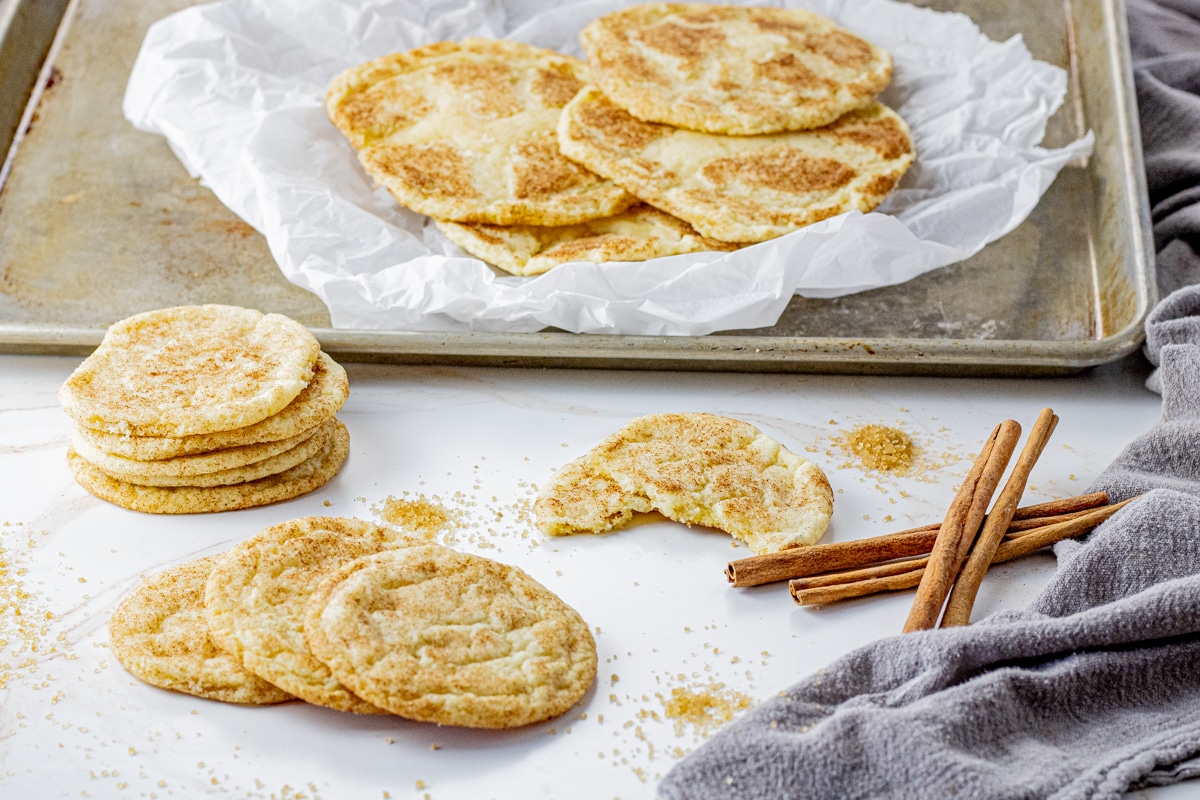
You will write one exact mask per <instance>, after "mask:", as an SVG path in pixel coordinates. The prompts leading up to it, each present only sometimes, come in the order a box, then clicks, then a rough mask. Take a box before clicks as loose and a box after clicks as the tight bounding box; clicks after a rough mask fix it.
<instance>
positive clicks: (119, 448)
mask: <svg viewBox="0 0 1200 800" xmlns="http://www.w3.org/2000/svg"><path fill="white" fill-rule="evenodd" d="M349 395H350V382H349V381H348V380H347V379H346V370H345V369H343V368H342V365H341V364H338V363H337V362H336V361H334V360H333V359H332V358H330V357H329V356H328V355H326V354H325V353H320V354H318V356H317V360H316V362H314V364H313V376H312V380H311V381H309V383H308V385H307V386H305V387H304V389H303V390H301V392H300V394H298V395H296V399H294V400H292V402H290V403H288V404H287V405H286V406H284V407H283V410H281V411H280V412H279V413H278V414H273V415H272V416H270V417H267V418H266V419H264V420H262V421H260V422H256V423H254V424H253V425H247V426H246V427H244V428H234V429H233V430H228V431H217V432H215V433H200V434H196V435H194V436H178V437H175V436H130V435H125V434H119V433H104V432H103V431H97V430H93V429H91V428H84V427H77V428H76V429H75V436H76V437H78V438H82V439H85V440H86V441H87V442H88V444H90V445H91V446H92V447H94V448H95V449H97V450H100V451H102V452H105V453H109V454H111V455H114V456H120V457H122V458H127V459H132V460H134V461H160V460H165V459H170V458H178V457H180V456H189V455H196V454H199V453H211V452H213V451H217V450H227V449H230V448H241V447H250V446H256V445H262V444H264V443H268V442H278V441H281V440H284V439H292V438H295V437H296V436H300V435H302V434H305V433H311V432H313V431H315V430H316V429H317V427H318V426H320V425H321V423H323V422H325V421H326V420H328V419H330V418H331V417H333V415H334V414H336V413H337V412H338V411H339V410H340V409H341V407H342V405H343V404H345V402H346V398H347V397H349Z"/></svg>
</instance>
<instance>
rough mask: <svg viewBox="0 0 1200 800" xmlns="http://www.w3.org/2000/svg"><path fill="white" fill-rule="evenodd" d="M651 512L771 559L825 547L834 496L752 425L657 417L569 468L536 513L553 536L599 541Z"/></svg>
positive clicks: (546, 491) (630, 427)
mask: <svg viewBox="0 0 1200 800" xmlns="http://www.w3.org/2000/svg"><path fill="white" fill-rule="evenodd" d="M645 511H658V512H660V513H662V514H663V515H665V516H666V517H668V518H670V519H673V520H676V521H677V522H684V523H687V524H689V525H705V526H708V527H713V528H719V529H720V530H723V531H725V532H727V533H729V534H731V535H732V536H733V537H734V538H735V539H739V540H741V541H743V542H745V543H746V544H748V545H749V546H750V549H751V550H753V551H754V552H755V553H756V554H762V553H773V552H776V551H779V550H784V549H787V548H789V547H798V546H802V545H807V544H812V543H813V542H815V541H817V539H819V538H821V534H822V533H824V532H825V528H826V527H827V526H828V525H829V518H830V516H831V515H832V513H833V491H832V490H831V489H830V487H829V481H828V479H827V478H826V477H825V473H824V472H822V471H821V468H820V467H818V466H817V465H816V464H814V463H812V462H811V461H808V460H807V459H805V458H802V457H801V456H798V455H796V454H795V453H792V452H791V451H789V450H788V449H787V448H786V447H784V446H783V445H782V444H780V443H779V442H777V441H775V440H774V439H772V438H771V437H769V436H767V435H765V434H763V433H762V432H761V431H759V430H758V429H757V428H755V427H754V426H753V425H750V424H749V423H746V422H742V421H740V420H736V419H731V418H729V417H721V416H716V415H713V414H655V415H651V416H646V417H639V418H638V419H635V420H633V421H632V422H630V423H629V424H627V425H626V426H625V427H624V428H622V429H621V430H619V431H617V432H616V433H614V434H613V435H611V436H609V437H608V438H607V439H605V440H604V441H602V442H601V443H600V444H599V445H597V446H596V447H595V448H593V449H592V450H591V451H590V452H588V453H587V454H586V455H584V456H582V457H581V458H578V459H576V460H575V461H573V462H571V463H570V464H568V465H566V466H565V467H563V469H561V470H559V471H558V472H557V473H556V474H555V475H554V477H553V478H551V479H550V481H549V482H548V483H547V484H546V485H545V486H544V487H543V489H542V490H541V492H539V494H538V498H537V501H536V502H535V504H534V512H535V514H536V516H537V524H538V527H539V528H540V529H541V530H543V531H544V532H546V533H548V534H550V535H553V536H564V535H567V534H572V533H603V532H604V531H608V530H611V529H613V528H616V527H618V526H620V525H623V524H624V523H626V522H628V521H629V520H630V519H631V518H632V517H633V514H634V513H635V512H645Z"/></svg>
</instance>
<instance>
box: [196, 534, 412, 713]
mask: <svg viewBox="0 0 1200 800" xmlns="http://www.w3.org/2000/svg"><path fill="white" fill-rule="evenodd" d="M413 542H414V540H410V539H408V538H406V537H404V536H403V535H401V534H400V533H398V532H397V531H395V530H392V529H390V528H383V527H380V526H377V525H372V524H370V523H368V522H362V521H360V520H356V519H342V518H336V517H305V518H303V519H296V520H291V521H289V522H284V523H280V524H279V525H274V526H272V527H270V528H267V529H266V530H264V531H262V532H260V533H258V534H256V535H255V536H252V537H250V538H249V539H247V540H246V541H244V542H242V543H241V544H239V545H237V546H236V547H234V548H233V549H232V550H230V551H229V552H228V553H226V554H225V555H224V556H222V557H221V558H220V559H219V560H218V562H217V564H216V565H215V567H214V568H213V570H212V573H211V574H210V575H209V578H208V582H207V585H206V587H205V592H204V608H205V618H206V619H207V620H208V626H209V630H210V632H211V634H210V635H211V636H212V639H213V641H214V642H216V643H217V644H218V645H219V646H220V647H221V648H222V649H223V650H225V651H226V652H228V653H230V654H232V655H233V656H234V657H235V658H236V659H237V660H238V662H239V663H240V664H242V665H243V666H244V667H245V668H246V669H247V670H249V671H250V672H252V673H254V674H255V675H258V676H259V677H261V678H263V679H264V680H267V681H270V682H271V683H273V684H275V685H276V686H279V687H280V688H281V689H284V690H285V691H287V692H288V693H289V694H293V695H295V696H296V697H299V698H300V699H302V700H305V701H307V702H309V703H313V704H315V705H321V706H326V707H328V708H335V709H338V710H339V711H351V712H354V713H356V714H381V713H384V712H383V711H382V710H381V709H380V708H378V707H377V706H374V705H372V704H371V703H368V702H366V701H365V700H363V699H362V698H360V697H359V696H357V695H355V694H354V693H352V692H351V691H350V690H349V689H347V688H346V687H345V686H344V685H342V684H341V683H339V682H338V680H337V679H336V678H334V677H333V675H332V674H331V673H330V671H329V668H328V667H327V666H325V664H324V663H323V662H322V661H319V660H318V659H317V658H315V657H314V656H313V654H312V651H311V650H310V649H309V647H308V644H307V643H306V641H305V638H304V606H305V603H306V602H307V601H308V598H309V596H310V595H311V594H312V591H313V588H314V587H315V586H316V584H317V583H318V582H319V581H320V580H321V579H322V578H324V577H325V576H327V575H329V574H330V573H332V572H334V571H335V570H337V569H338V568H339V567H341V566H343V565H344V564H347V563H349V562H351V561H354V560H355V559H357V558H360V557H362V556H365V555H371V554H374V553H379V552H382V551H384V550H388V549H392V548H396V547H404V546H407V545H409V544H413Z"/></svg>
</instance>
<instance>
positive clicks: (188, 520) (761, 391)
mask: <svg viewBox="0 0 1200 800" xmlns="http://www.w3.org/2000/svg"><path fill="white" fill-rule="evenodd" d="M77 363H78V359H72V358H50V357H21V356H4V357H0V486H3V497H4V504H3V512H2V514H0V517H2V519H0V524H2V527H0V534H2V535H0V546H2V547H3V552H2V553H0V576H2V578H3V580H2V582H0V609H2V611H0V640H3V641H0V796H3V797H5V798H50V797H92V798H108V797H112V798H123V797H129V798H167V797H173V798H198V797H228V798H280V800H283V798H287V799H288V800H298V799H299V798H306V800H357V799H358V798H363V799H364V800H367V799H370V800H381V799H382V798H418V799H420V798H425V797H428V798H436V800H450V799H451V798H472V799H474V798H489V797H495V798H566V797H588V798H590V797H597V798H610V797H621V798H637V797H651V796H652V795H653V787H654V783H655V779H656V778H657V777H658V776H659V775H661V774H663V773H664V772H665V771H666V770H667V769H669V768H670V766H671V765H672V764H673V763H675V761H676V760H677V759H678V758H679V757H680V755H682V754H683V753H685V752H689V751H691V750H693V749H694V748H695V747H696V746H697V745H698V744H699V743H700V742H702V741H703V738H704V736H705V735H706V733H708V732H709V730H706V729H703V726H702V728H701V729H698V728H697V727H696V726H694V725H692V724H690V723H687V722H685V721H683V720H677V719H671V718H669V717H668V714H667V712H666V708H665V706H664V699H667V698H670V697H671V692H672V690H673V689H683V690H685V691H695V690H700V689H707V690H709V691H710V692H711V693H713V694H715V695H716V696H718V697H720V698H723V699H725V700H727V701H729V702H731V703H734V704H736V702H737V701H739V700H741V699H743V698H744V699H745V700H746V701H748V702H753V701H755V700H759V699H762V698H764V697H767V696H769V695H771V694H773V693H775V692H777V691H779V690H780V689H782V688H783V687H785V686H787V685H788V684H790V683H791V682H793V681H795V680H797V679H799V678H800V677H803V676H804V675H807V674H809V673H812V672H814V671H816V670H817V669H819V668H820V667H822V666H823V665H825V664H827V663H828V662H829V661H831V660H833V659H835V658H837V657H839V656H841V655H842V654H844V653H846V652H848V651H850V650H852V649H854V648H856V647H858V646H861V645H864V644H866V643H868V642H870V641H872V640H874V639H876V638H879V637H882V636H889V635H893V634H896V633H898V632H899V630H900V627H901V625H902V623H903V621H904V618H905V615H906V614H907V610H908V605H909V602H910V600H911V593H900V594H895V595H888V596H881V597H875V598H866V599H862V600H857V601H851V602H847V603H843V604H840V605H836V606H831V607H827V608H821V609H810V608H800V607H797V606H795V605H794V604H793V603H792V602H791V600H790V598H789V596H788V593H787V589H786V586H785V585H783V584H780V585H775V586H768V587H760V588H756V589H752V590H737V589H732V588H730V587H729V586H728V585H727V583H726V581H725V578H724V575H723V570H724V567H725V565H726V563H727V562H728V561H729V560H730V559H732V558H737V557H742V556H745V555H748V554H749V552H748V551H747V550H746V549H745V548H744V547H743V548H734V547H732V544H731V540H730V538H729V537H728V536H725V535H723V534H720V533H715V532H712V531H704V530H700V529H689V528H687V527H685V526H682V525H678V524H675V523H671V522H668V521H665V520H662V519H656V518H653V517H650V518H647V519H646V520H642V521H639V522H638V523H637V524H635V525H634V526H632V527H631V528H629V529H626V530H620V531H617V532H615V533H612V534H609V535H606V536H600V537H588V536H580V537H568V538H561V539H555V540H548V539H547V538H546V537H544V536H543V535H541V534H540V533H538V532H537V531H536V530H535V529H534V528H533V527H532V525H531V524H530V521H529V518H528V516H527V512H528V506H529V503H530V501H531V499H532V496H533V492H534V491H535V487H536V486H537V485H538V484H539V483H540V482H542V481H543V480H544V479H545V478H546V477H547V476H548V475H549V474H550V473H551V472H552V471H553V470H554V469H555V468H557V467H559V466H561V465H562V464H564V463H566V462H567V461H569V460H571V459H573V458H575V457H576V456H578V455H580V454H582V453H583V452H584V451H586V450H587V449H588V448H590V447H591V446H593V445H594V444H595V443H596V442H597V441H599V440H600V439H601V438H602V437H604V436H605V435H607V434H609V433H611V432H613V431H614V430H616V429H617V428H619V427H620V426H621V425H622V424H624V423H625V422H626V421H628V420H629V419H631V418H632V417H635V416H639V415H642V414H648V413H659V412H669V411H708V412H713V413H718V414H724V415H728V416H733V417H738V418H740V419H743V420H746V421H748V422H751V423H752V424H754V425H756V426H758V427H759V428H760V429H762V430H763V431H764V432H766V433H767V434H769V435H771V436H773V437H775V438H777V439H779V440H781V441H782V442H783V443H784V444H785V445H787V446H788V447H789V448H791V449H793V450H795V451H796V452H800V453H802V454H805V455H806V456H807V457H809V458H811V459H813V460H815V461H816V462H817V463H818V464H820V465H821V466H822V467H823V468H824V469H825V470H826V472H827V474H828V476H829V478H830V482H831V484H832V485H833V487H834V491H835V513H834V518H833V523H832V524H831V526H830V529H829V531H828V532H827V533H826V535H825V537H824V539H823V541H838V540H846V539H852V538H858V537H862V536H870V535H876V534H880V533H886V532H890V531H894V530H899V529H902V528H906V527H910V526H912V525H915V524H922V523H925V522H930V521H935V520H937V519H939V518H940V516H941V513H942V511H944V509H945V506H946V505H947V504H948V502H949V499H950V497H951V495H952V494H953V490H954V487H955V486H956V484H957V483H958V481H959V479H960V478H961V477H962V475H963V474H964V473H965V472H966V469H967V467H968V466H969V464H970V459H971V457H972V456H973V454H974V453H975V452H977V449H978V446H979V444H980V443H981V442H982V440H983V438H984V437H985V436H986V435H987V434H988V432H990V430H991V428H992V427H993V426H994V425H995V424H996V423H997V422H999V421H1000V420H1001V419H1004V418H1006V417H1011V418H1013V419H1016V420H1017V421H1019V422H1021V423H1022V425H1023V426H1024V427H1025V428H1026V429H1028V427H1029V426H1030V425H1031V424H1032V422H1033V420H1034V418H1035V417H1036V415H1037V413H1038V411H1039V410H1040V409H1041V408H1042V407H1044V406H1050V407H1052V408H1054V410H1055V411H1056V412H1057V413H1058V414H1059V416H1060V417H1061V421H1060V423H1059V426H1058V429H1057V431H1056V432H1055V434H1054V437H1053V438H1052V439H1051V442H1050V445H1049V446H1048V447H1047V450H1046V453H1045V455H1044V456H1043V457H1042V459H1041V461H1040V462H1039V464H1038V466H1037V467H1036V469H1035V471H1034V473H1033V476H1032V478H1031V481H1030V487H1029V490H1028V491H1027V493H1026V497H1025V502H1027V503H1028V502H1040V501H1042V500H1047V499H1051V498H1055V497H1064V496H1068V495H1073V494H1079V493H1081V492H1083V491H1085V489H1086V488H1087V486H1088V484H1089V483H1090V482H1091V481H1092V479H1093V478H1094V477H1095V476H1096V475H1097V474H1099V472H1100V471H1101V470H1102V469H1103V468H1104V466H1105V465H1106V464H1107V463H1108V462H1109V461H1110V460H1111V459H1112V458H1113V457H1114V456H1115V455H1116V454H1117V453H1118V452H1119V451H1120V450H1121V449H1122V447H1124V445H1125V444H1126V443H1127V442H1128V441H1129V440H1131V439H1132V438H1133V437H1135V436H1136V435H1138V434H1140V433H1142V432H1143V431H1145V430H1147V429H1148V428H1149V427H1150V426H1151V425H1153V424H1154V423H1155V422H1156V421H1157V420H1158V417H1159V410H1160V402H1159V398H1158V397H1157V396H1156V395H1154V394H1152V393H1150V392H1149V391H1147V390H1146V389H1145V388H1144V387H1143V385H1142V380H1143V379H1144V377H1145V367H1144V364H1142V363H1141V362H1140V361H1139V360H1138V359H1136V358H1131V359H1127V360H1126V361H1124V362H1121V363H1118V364H1115V365H1110V366H1108V367H1103V368H1100V369H1096V370H1093V371H1091V372H1088V373H1084V374H1081V375H1078V376H1073V377H1069V378H1054V379H1026V380H1018V379H936V378H881V377H830V376H817V375H744V374H699V373H651V372H606V371H547V370H508V369H473V368H451V367H421V368H417V367H399V366H396V367H383V366H368V365H353V364H352V365H348V370H349V374H350V379H351V397H350V400H349V402H348V403H347V405H346V407H345V408H344V409H343V411H342V413H341V414H340V415H339V417H340V418H341V419H342V421H343V422H345V424H346V425H347V427H348V428H349V430H350V434H351V455H350V458H349V460H348V462H347V463H346V465H345V467H344V468H343V470H342V472H341V473H340V474H339V475H338V476H337V477H336V478H335V479H334V480H333V481H332V482H330V483H329V484H327V485H326V486H325V487H323V488H322V489H320V490H318V491H316V492H315V493H313V494H311V495H308V496H306V497H302V498H299V499H297V500H293V501H291V502H287V503H282V504H278V505H274V506H269V507H265V508H258V509H252V510H248V511H239V512H229V513H224V514H214V515H199V516H187V517H163V516H151V515H146V514H139V513H135V512H130V511H125V510H123V509H120V508H117V507H115V506H112V505H110V504H108V503H105V502H103V501H100V500H97V499H95V498H93V497H92V496H91V495H89V494H87V493H86V492H85V491H84V490H83V489H81V488H80V487H78V486H77V485H76V484H75V483H74V482H73V481H72V479H71V476H70V473H69V472H68V470H67V467H66V464H65V461H64V454H65V451H66V447H67V443H68V440H69V436H70V425H69V423H68V420H67V418H66V416H65V415H64V414H63V413H62V412H61V410H60V409H59V407H58V403H57V400H56V396H55V393H56V391H57V389H58V386H59V384H60V383H61V382H62V381H63V380H64V379H65V378H66V376H67V375H68V374H69V373H70V371H71V370H72V369H73V368H74V366H75V365H76V364H77ZM864 423H881V424H885V425H893V426H898V427H901V428H903V429H904V430H906V431H908V432H909V433H910V435H912V437H913V438H914V440H915V441H916V443H917V445H918V446H919V447H920V448H921V450H922V451H923V456H922V458H921V469H920V470H918V472H917V473H916V474H914V475H912V476H909V477H903V478H901V477H896V476H893V475H888V474H873V473H869V472H865V471H864V470H863V469H862V468H861V465H859V464H857V462H856V461H855V459H853V458H851V457H849V456H848V455H847V454H846V453H844V452H843V451H842V450H841V449H839V448H838V447H837V445H836V444H835V442H834V439H835V437H837V436H839V435H841V434H843V433H845V432H847V431H849V430H851V429H852V428H854V427H855V426H857V425H859V424H864ZM406 493H407V494H406ZM421 496H423V497H425V498H426V499H428V500H430V501H431V502H436V503H438V504H440V505H441V506H443V507H444V508H446V509H448V510H449V511H451V512H453V513H454V514H455V515H456V518H457V520H458V524H457V526H456V528H455V529H454V530H452V531H451V535H452V538H451V540H450V541H449V542H448V543H450V544H452V545H454V546H456V547H459V548H461V549H464V550H468V551H472V552H477V553H480V554H482V555H486V556H488V557H490V558H494V559H497V560H500V561H504V562H507V563H511V564H516V565H518V566H520V567H521V568H523V569H524V570H526V571H527V572H529V573H530V574H531V575H533V576H534V577H535V578H537V579H538V580H539V581H541V582H542V583H544V584H545V585H546V586H548V587H550V588H551V589H553V590H554V591H555V592H557V593H558V594H559V595H561V596H562V597H563V598H564V599H565V600H566V601H567V602H568V603H569V604H571V605H572V606H574V607H575V608H576V609H578V610H579V612H580V613H581V614H582V615H583V617H584V618H585V619H586V620H587V621H588V622H589V624H591V625H592V626H594V629H595V630H596V631H597V636H596V640H597V645H598V648H599V655H600V673H599V676H598V678H597V682H596V684H595V686H594V688H593V689H592V690H591V691H590V692H589V693H588V694H587V695H586V696H585V698H584V699H583V700H582V701H581V702H580V703H579V704H578V706H577V707H576V708H575V709H573V710H572V711H570V712H568V714H566V715H565V716H563V717H561V718H559V719H556V720H553V721H550V722H547V723H544V724H540V725H534V726H531V727H529V728H525V729H520V730H514V731H499V732H497V731H471V730H456V729H450V728H439V727H436V726H432V725H427V724H421V723H414V722H408V721H405V720H400V719H396V718H364V717H355V716H352V715H347V714H341V713H339V712H334V711H329V710H326V709H321V708H315V707H309V706H305V705H302V704H285V705H282V706H274V707H266V708H243V707H234V706H226V705H221V704H219V703H215V702H209V701H204V700H200V699H196V698H192V697H188V696H185V695H180V694H172V693H169V692H164V691H161V690H158V689H154V688H151V687H148V686H146V685H144V684H142V683H140V682H138V681H137V680H135V679H134V678H132V677H131V676H130V675H128V674H127V673H126V672H124V670H123V669H122V668H121V667H120V666H119V665H118V664H117V663H116V660H115V659H114V658H113V656H112V654H111V653H110V652H109V650H108V649H107V638H108V637H107V632H106V622H107V619H108V615H109V612H110V611H111V609H112V608H113V606H114V605H115V603H116V602H117V601H118V600H119V599H120V598H121V597H122V596H123V595H124V594H125V593H126V592H127V591H129V589H130V588H132V586H133V585H134V584H135V583H136V582H137V580H138V579H139V578H140V577H141V576H143V575H146V574H150V573H152V572H155V571H158V570H159V569H162V568H164V567H166V566H168V565H170V564H174V563H179V562H182V561H185V560H188V559H191V558H194V557H197V556H201V555H208V554H213V553H217V552H220V551H222V550H224V549H226V548H228V547H230V546H231V545H232V544H234V543H236V542H238V541H240V540H241V539H243V538H245V537H247V536H249V535H251V534H253V533H255V532H257V531H259V530H260V529H262V528H264V527H266V526H268V525H271V524H274V523H277V522H280V521H283V520H285V519H290V518H293V517H300V516H308V515H313V514H335V515H344V516H356V517H361V518H364V519H369V520H373V521H381V518H380V510H381V509H382V508H383V505H384V503H385V502H386V501H387V499H388V498H389V497H390V498H405V497H407V498H408V499H417V498H418V497H421ZM1053 569H1054V559H1053V557H1052V556H1051V555H1048V554H1039V555H1034V556H1031V557H1028V558H1025V559H1022V560H1019V561H1016V562H1012V563H1009V564H1005V565H1002V566H999V567H997V568H995V569H994V570H993V571H992V572H991V573H989V577H988V578H987V580H986V581H985V583H984V585H983V589H982V591H981V593H980V596H979V599H978V601H977V604H976V615H977V616H979V615H985V614H988V613H990V612H993V611H996V610H998V609H1005V608H1018V607H1022V606H1024V605H1025V604H1026V603H1027V602H1028V601H1029V599H1030V598H1031V597H1032V596H1033V595H1034V594H1035V593H1036V592H1037V591H1038V590H1039V589H1040V588H1041V587H1042V586H1043V585H1044V584H1045V582H1046V580H1047V579H1048V577H1049V576H1050V574H1051V573H1052V572H1053ZM17 607H19V608H20V610H21V612H22V614H21V616H20V617H17V616H15V614H14V610H15V608H17ZM35 648H36V649H35ZM718 685H719V686H718ZM1191 791H1194V787H1191V786H1188V787H1186V790H1185V788H1184V787H1183V786H1180V787H1175V788H1174V789H1165V790H1155V791H1154V792H1153V794H1154V797H1155V798H1159V797H1163V798H1165V797H1184V796H1186V795H1188V794H1189V793H1190V792H1191ZM1139 794H1140V795H1141V796H1148V795H1149V793H1139Z"/></svg>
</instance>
